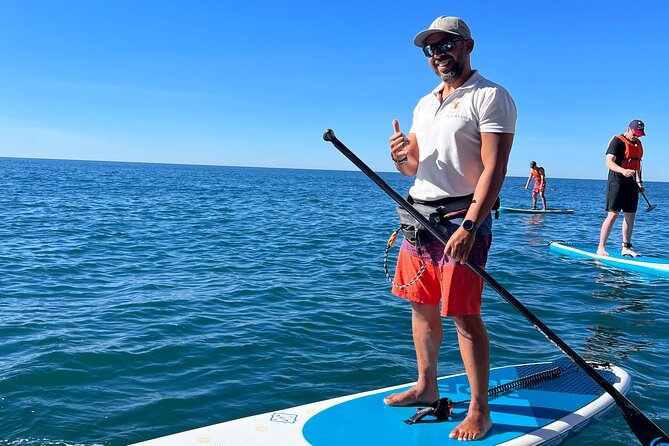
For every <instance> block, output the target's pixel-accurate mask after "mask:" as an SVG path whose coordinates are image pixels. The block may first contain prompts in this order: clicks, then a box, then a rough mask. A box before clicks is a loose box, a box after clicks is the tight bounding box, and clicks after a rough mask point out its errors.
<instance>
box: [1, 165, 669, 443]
mask: <svg viewBox="0 0 669 446" xmlns="http://www.w3.org/2000/svg"><path fill="white" fill-rule="evenodd" d="M382 177H383V178H384V179H385V180H386V181H388V182H389V183H390V184H391V185H392V186H393V187H394V188H396V190H398V192H400V193H401V194H405V193H406V191H407V189H408V187H409V185H410V184H411V179H410V178H405V177H402V176H401V175H399V174H397V173H383V174H382ZM602 177H604V173H603V174H602ZM525 180H526V179H525V178H514V177H509V178H507V180H506V182H505V184H504V188H503V190H502V194H501V197H502V204H503V205H504V206H508V207H529V206H530V191H528V190H525V189H524V187H523V186H524V184H525ZM605 185H606V183H605V181H604V180H573V179H553V178H549V179H548V190H547V191H546V195H547V198H548V205H549V207H551V208H572V209H574V210H575V211H576V212H575V214H573V215H521V214H515V215H514V214H503V215H502V216H501V217H500V219H499V220H495V221H494V237H493V247H492V251H491V255H490V259H489V262H488V266H487V271H488V272H489V273H490V274H491V275H492V276H493V277H494V278H495V279H496V280H497V281H498V282H500V283H501V284H502V285H503V286H504V287H505V288H506V289H508V290H509V291H510V292H511V293H512V294H513V295H514V296H515V297H516V298H517V299H519V300H520V301H521V302H522V303H524V304H525V305H526V306H527V307H528V308H529V309H530V310H531V311H532V312H533V313H534V314H535V315H536V316H537V317H539V318H540V319H541V320H542V321H543V322H544V323H545V324H546V325H548V326H549V327H550V328H551V329H552V330H553V331H554V332H555V333H556V334H557V335H558V336H559V337H560V338H561V339H562V340H564V341H565V342H566V343H567V344H568V345H569V346H571V347H572V348H573V349H574V350H576V351H577V352H578V353H579V354H580V355H581V356H582V357H584V358H586V359H588V360H597V361H610V362H612V363H615V364H617V365H619V366H620V367H622V368H623V369H625V370H627V371H628V372H629V373H630V374H631V375H632V377H633V380H634V387H633V390H632V392H631V393H630V394H629V398H630V399H631V401H632V402H633V403H634V404H635V405H637V406H638V407H639V408H640V409H641V410H642V411H643V412H644V413H645V414H646V415H647V416H649V417H650V418H652V419H653V420H654V421H655V422H656V423H657V424H658V425H660V426H661V427H662V428H663V429H664V430H665V431H668V430H669V367H668V366H669V361H668V360H667V355H666V352H667V351H668V350H669V349H668V348H667V347H668V341H667V335H666V327H665V328H662V327H663V326H664V323H665V322H666V321H667V316H668V315H669V281H668V280H667V279H661V278H654V277H652V276H643V275H639V274H635V273H631V272H625V271H618V270H613V269H608V268H605V267H603V266H601V265H598V264H597V263H595V262H592V261H588V260H581V259H573V258H567V257H562V256H560V255H557V254H555V253H552V252H550V251H549V249H548V242H549V241H551V240H556V239H559V240H566V241H578V242H587V243H593V244H595V243H597V240H598V237H599V229H600V226H601V223H602V220H603V219H604V217H605V215H606V213H605V211H604V210H603V208H604V200H605ZM646 187H647V196H648V198H649V199H650V200H651V202H653V203H654V204H657V205H658V206H657V209H655V210H653V211H651V212H645V208H646V207H647V206H646V204H645V202H643V201H640V204H639V212H638V214H637V220H636V227H635V232H634V244H635V247H636V248H637V249H638V250H639V251H640V252H641V253H643V254H646V255H657V256H661V257H669V238H668V237H667V232H668V229H667V225H666V222H667V217H668V216H669V215H668V213H669V184H668V183H653V182H650V183H647V184H646ZM396 227H397V221H396V215H395V204H394V202H392V200H391V199H390V198H388V197H387V196H386V195H385V194H384V193H383V192H382V191H381V190H380V189H378V187H377V186H376V185H375V184H373V183H372V182H371V181H370V180H369V179H368V178H367V177H365V176H364V175H363V174H362V173H360V172H357V171H356V172H353V171H350V172H349V171H316V170H292V169H261V168H238V167H213V166H187V165H160V164H130V163H109V162H84V161H56V160H34V159H12V158H0V445H1V446H9V445H11V446H19V445H20V446H33V445H35V446H37V445H40V446H64V445H76V446H84V445H85V446H93V445H105V446H122V445H127V444H129V443H134V442H138V441H142V440H147V439H151V438H154V437H158V436H163V435H167V434H171V433H175V432H180V431H184V430H188V429H192V428H196V427H201V426H205V425H209V424H214V423H219V422H223V421H227V420H231V419H235V418H240V417H244V416H249V415H254V414H258V413H263V412H268V411H272V410H278V409H282V408H286V407H291V406H296V405H300V404H305V403H309V402H314V401H319V400H323V399H327V398H332V397H336V396H341V395H346V394H351V393H356V392H362V391H367V390H372V389H376V388H381V387H387V386H391V385H397V384H403V383H406V382H410V381H413V380H415V377H416V371H415V356H414V351H413V344H412V337H411V318H410V309H409V306H408V304H407V303H406V302H404V301H403V300H401V299H398V298H396V297H394V296H393V295H392V294H391V293H390V286H389V283H388V281H387V279H386V277H385V274H384V271H383V252H384V249H385V246H386V241H387V239H388V237H389V235H390V233H391V232H392V231H393V230H394V229H396ZM620 242H621V222H620V221H618V222H617V223H616V226H615V228H614V231H613V233H612V235H611V239H610V241H609V248H610V249H612V250H613V249H619V246H620ZM396 253H397V247H395V248H393V251H392V252H391V260H390V264H391V265H393V264H394V262H393V259H394V258H395V256H396ZM483 316H484V320H485V321H486V325H487V327H488V329H489V331H490V339H491V347H492V365H493V366H503V365H511V364H518V363H527V362H536V361H545V360H553V359H557V358H561V357H564V354H563V353H562V352H561V351H560V350H559V349H558V348H557V347H555V346H554V345H553V344H552V343H551V342H550V341H548V340H547V339H546V338H545V337H544V336H543V335H542V334H541V333H540V332H539V331H538V330H536V329H535V328H534V327H533V326H532V325H531V324H530V323H529V322H527V321H526V320H525V319H524V318H523V317H522V316H521V315H520V314H519V313H518V312H517V311H516V310H514V309H513V308H512V307H511V306H510V305H509V304H508V303H506V301H504V300H503V299H502V298H500V297H499V296H498V295H497V294H496V293H495V292H494V291H493V290H492V289H490V288H489V287H486V288H485V291H484V308H483ZM444 323H445V334H444V344H443V347H442V351H441V354H440V363H439V367H440V374H441V375H448V374H453V373H460V372H462V371H463V366H462V363H461V360H460V357H459V352H458V347H457V342H456V336H455V332H454V330H453V328H452V324H451V322H450V321H449V320H445V321H444ZM595 443H596V444H607V445H629V444H635V443H637V442H636V439H635V437H634V436H633V434H632V433H631V432H630V430H629V428H628V426H627V424H626V423H625V421H624V420H623V418H622V416H621V415H620V413H619V411H617V410H616V411H614V412H612V413H611V414H610V415H609V416H608V417H607V418H605V419H604V420H602V421H601V422H598V423H596V424H593V425H591V426H590V427H588V428H587V429H586V430H585V431H584V432H582V433H580V434H579V435H577V436H576V437H574V438H573V439H571V440H569V441H568V443H567V444H568V445H569V446H577V445H590V444H595ZM351 444H355V442H354V438H352V443H351Z"/></svg>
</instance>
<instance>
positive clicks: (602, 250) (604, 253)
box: [597, 248, 609, 257]
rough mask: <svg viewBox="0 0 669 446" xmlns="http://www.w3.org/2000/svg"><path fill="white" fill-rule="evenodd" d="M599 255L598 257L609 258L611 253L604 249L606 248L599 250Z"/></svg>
mask: <svg viewBox="0 0 669 446" xmlns="http://www.w3.org/2000/svg"><path fill="white" fill-rule="evenodd" d="M597 255H598V256H606V257H608V256H609V253H608V252H606V249H604V248H597Z"/></svg>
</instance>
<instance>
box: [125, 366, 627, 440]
mask: <svg viewBox="0 0 669 446" xmlns="http://www.w3.org/2000/svg"><path fill="white" fill-rule="evenodd" d="M595 368H596V370H597V371H598V372H599V373H600V374H601V375H602V376H603V377H604V378H605V379H606V380H607V381H609V382H610V383H611V384H613V386H614V387H615V388H616V389H617V390H618V391H620V392H621V393H622V394H626V393H627V392H628V391H629V389H630V386H631V381H630V377H629V375H628V374H627V373H626V372H625V371H624V370H622V369H620V368H618V367H615V366H607V367H605V366H595ZM558 369H560V370H559V371H560V373H559V375H558V376H556V377H552V378H551V379H546V380H542V381H539V382H535V383H534V384H533V385H530V386H528V387H526V388H525V387H521V388H515V389H514V390H512V391H510V393H505V394H503V395H501V396H497V397H495V398H491V400H490V408H491V412H492V413H491V417H492V420H493V428H492V430H491V431H490V433H489V434H488V435H487V436H486V437H485V438H483V439H482V440H479V441H476V445H504V446H521V445H522V446H529V445H557V444H560V443H562V442H563V441H564V440H565V439H567V438H568V437H570V436H571V435H574V434H575V433H577V432H578V431H580V430H581V429H583V427H584V426H586V425H587V424H588V423H590V422H592V421H593V420H596V419H597V418H599V417H601V416H602V415H604V414H605V413H607V412H608V411H609V410H610V409H612V408H613V407H616V406H615V403H614V401H613V399H612V398H611V397H610V396H609V395H608V394H607V393H605V392H604V391H603V390H602V388H601V387H599V386H598V385H597V384H596V383H595V382H594V381H593V380H592V379H591V378H589V377H588V376H587V375H586V374H585V373H584V372H583V371H582V370H581V369H580V368H579V367H578V366H576V365H575V364H573V363H572V362H571V361H569V360H568V359H561V360H558V361H554V362H545V363H535V364H525V365H514V366H507V367H499V368H494V369H492V370H491V374H490V387H494V386H498V385H500V384H506V383H509V382H513V381H517V380H518V379H520V378H523V377H528V376H534V377H536V376H540V375H541V374H544V375H545V374H551V373H553V374H555V373H556V370H558ZM412 384H413V383H412ZM412 384H405V385H401V386H395V387H388V388H385V389H379V390H372V391H369V392H364V393H358V394H355V395H348V396H342V397H339V398H334V399H330V400H325V401H320V402H316V403H310V404H305V405H303V406H298V407H292V408H289V409H283V410H278V411H275V412H268V413H264V414H260V415H255V416H251V417H246V418H241V419H237V420H232V421H227V422H224V423H221V424H216V425H213V426H208V427H202V428H199V429H193V430H190V431H187V432H182V433H177V434H173V435H168V436H165V437H161V438H158V439H155V440H148V441H144V442H141V443H136V444H134V445H132V446H203V445H212V446H213V445H215V446H232V445H235V446H300V445H312V446H356V445H384V446H411V445H416V446H418V445H420V446H425V445H426V444H439V445H444V444H460V445H461V444H462V442H459V441H458V440H453V439H449V438H448V434H449V433H450V431H451V430H452V429H453V428H454V427H455V426H456V425H457V424H458V423H459V422H460V421H461V420H462V419H463V418H464V416H465V415H466V410H467V403H464V404H461V405H458V406H456V407H455V408H454V410H453V417H452V418H451V419H450V420H448V421H441V420H437V419H436V418H431V419H429V417H428V418H426V419H424V420H422V421H421V422H418V423H416V424H413V425H409V424H406V423H405V422H404V420H406V419H408V418H410V417H412V416H413V415H414V414H416V411H417V408H416V407H390V406H386V405H385V404H384V403H383V398H384V397H386V396H388V395H389V394H391V393H395V392H398V391H402V390H403V389H406V388H409V387H410V386H411V385H412ZM439 390H440V396H441V397H442V398H443V397H448V398H451V399H452V400H453V401H465V400H468V399H469V387H468V384H467V378H466V376H465V375H464V374H459V375H452V376H447V377H443V378H440V379H439Z"/></svg>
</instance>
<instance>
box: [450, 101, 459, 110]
mask: <svg viewBox="0 0 669 446" xmlns="http://www.w3.org/2000/svg"><path fill="white" fill-rule="evenodd" d="M458 105H460V101H455V102H453V103H452V104H451V108H452V109H453V110H455V109H456V108H458Z"/></svg>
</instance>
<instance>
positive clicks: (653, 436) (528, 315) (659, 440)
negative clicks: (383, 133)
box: [323, 130, 669, 446]
mask: <svg viewBox="0 0 669 446" xmlns="http://www.w3.org/2000/svg"><path fill="white" fill-rule="evenodd" d="M323 139H324V140H325V141H329V142H331V143H332V145H334V146H335V147H336V148H337V150H339V151H340V152H341V153H342V154H343V155H344V156H345V157H346V158H348V159H349V160H350V161H351V162H352V163H353V164H355V165H356V166H357V167H358V169H360V170H361V171H362V172H363V173H364V174H365V175H367V176H368V177H369V179H370V180H372V181H373V182H375V183H376V184H377V186H379V187H380V188H381V189H382V190H383V191H384V192H385V193H386V194H388V195H389V196H390V198H392V199H393V200H395V202H396V203H397V204H399V205H400V206H402V207H403V208H404V209H405V210H406V211H407V212H408V213H409V214H411V216H412V217H413V218H415V219H416V220H417V221H418V222H419V223H420V224H422V225H423V226H425V229H427V230H428V231H429V232H430V234H432V235H433V236H434V237H435V238H437V239H438V240H440V241H441V242H442V243H444V244H446V242H447V239H446V238H445V237H444V236H443V235H442V234H441V233H440V232H439V231H438V230H437V229H436V228H435V227H434V226H433V225H432V223H431V222H430V221H428V220H427V219H426V218H425V217H423V215H422V214H421V213H420V212H418V211H417V210H416V209H415V208H414V207H413V206H411V205H410V204H409V202H407V201H406V200H405V199H404V198H403V197H402V196H401V195H399V194H398V193H397V192H395V190H394V189H393V188H392V187H390V186H389V185H388V183H386V182H385V181H384V180H383V179H382V178H381V177H380V176H379V175H377V174H376V172H374V171H373V170H372V169H370V168H369V167H367V165H366V164H365V163H364V162H362V160H361V159H360V158H358V157H357V156H356V155H355V154H354V153H353V152H351V151H350V150H349V149H348V147H346V146H345V145H344V144H342V142H341V141H339V140H338V139H337V137H336V136H335V134H334V132H333V131H332V130H326V131H325V133H324V134H323ZM467 266H469V267H470V268H471V269H472V270H473V271H474V272H475V273H476V274H478V276H479V277H481V279H483V281H484V282H485V283H487V284H488V285H489V286H490V287H491V288H492V289H494V290H495V291H496V292H497V294H499V295H500V296H502V297H503V298H504V300H506V301H507V302H508V303H510V304H511V306H513V307H514V308H515V309H516V310H518V312H519V313H520V314H522V315H523V316H524V317H525V319H527V320H528V321H530V322H531V323H532V324H533V325H534V326H535V327H536V328H538V329H539V331H541V332H542V333H543V334H544V336H546V337H547V338H548V339H549V340H550V341H552V342H553V343H554V344H555V345H557V346H558V347H559V348H560V349H561V350H562V351H563V352H564V353H565V354H566V355H567V356H568V357H569V358H570V359H571V360H572V361H574V363H576V364H577V365H578V366H579V367H581V368H582V369H583V371H584V372H585V373H586V374H587V375H588V376H590V378H592V379H593V380H594V381H595V382H596V383H597V384H598V385H599V386H600V387H601V388H602V389H604V390H605V391H606V393H608V394H609V395H611V397H612V398H613V400H614V401H615V402H616V404H617V405H618V408H620V411H621V412H622V414H623V417H625V421H627V424H628V425H629V427H630V429H632V432H634V435H636V437H637V438H638V439H639V441H640V442H641V444H642V445H643V446H663V445H669V436H667V434H665V433H664V432H663V431H662V429H660V428H659V427H658V426H657V425H656V424H655V423H653V422H652V421H651V420H650V419H649V418H648V417H647V416H646V415H644V414H643V412H641V411H640V410H639V409H638V408H637V407H636V406H635V405H634V404H632V402H631V401H630V400H628V399H627V398H626V397H625V395H623V394H622V393H620V392H619V391H618V389H616V388H615V387H614V386H613V385H612V384H611V383H609V382H608V381H607V380H605V379H604V378H603V377H602V376H601V375H600V374H599V373H597V371H596V370H595V369H593V368H592V367H591V366H590V364H588V363H587V362H585V360H584V359H583V358H581V357H580V356H579V355H578V354H577V353H576V352H575V351H574V350H572V349H571V347H569V346H568V345H567V344H565V343H564V341H563V340H562V339H560V338H559V337H558V336H557V335H556V334H555V333H553V331H552V330H551V329H550V328H548V327H547V326H546V325H545V324H544V323H543V322H541V321H540V320H539V319H538V318H537V317H536V316H535V315H534V314H532V312H530V310H528V309H527V308H526V307H525V306H524V305H523V304H522V303H520V302H519V301H518V299H516V298H515V297H513V296H512V295H511V293H509V292H508V291H507V290H506V289H505V288H504V287H502V285H500V284H499V283H498V282H497V281H496V280H495V279H494V278H493V277H492V276H490V274H488V273H487V272H486V271H485V270H484V269H482V268H481V267H480V266H478V265H477V264H476V263H473V262H470V261H469V260H467Z"/></svg>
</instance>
